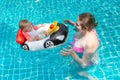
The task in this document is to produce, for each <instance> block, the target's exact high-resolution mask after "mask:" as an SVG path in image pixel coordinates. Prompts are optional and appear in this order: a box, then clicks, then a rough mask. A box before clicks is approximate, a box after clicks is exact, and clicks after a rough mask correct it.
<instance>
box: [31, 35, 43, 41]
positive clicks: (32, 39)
mask: <svg viewBox="0 0 120 80" xmlns="http://www.w3.org/2000/svg"><path fill="white" fill-rule="evenodd" d="M41 39H42V38H40V37H39V36H35V37H32V38H31V41H38V40H41Z"/></svg>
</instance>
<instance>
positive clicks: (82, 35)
mask: <svg viewBox="0 0 120 80" xmlns="http://www.w3.org/2000/svg"><path fill="white" fill-rule="evenodd" d="M65 22H66V23H69V24H71V25H73V26H75V29H76V31H77V33H76V35H75V36H74V38H73V39H74V42H72V45H73V47H70V48H69V49H63V50H62V51H61V54H62V55H63V56H72V57H73V59H74V60H75V61H77V62H78V63H79V64H80V65H81V66H82V67H83V68H85V67H87V66H90V65H92V64H97V63H98V54H97V52H96V51H97V49H98V47H99V40H98V38H97V34H96V31H95V29H94V28H95V27H96V26H97V23H96V21H95V18H94V17H93V16H92V15H91V14H90V13H82V14H80V15H79V16H78V18H77V22H76V23H74V22H72V21H70V20H65ZM79 54H82V57H81V58H80V56H79ZM79 74H80V75H82V76H85V77H87V78H88V79H90V78H91V77H90V76H89V75H87V74H86V75H85V73H83V72H80V73H79Z"/></svg>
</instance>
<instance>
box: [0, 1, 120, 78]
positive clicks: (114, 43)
mask: <svg viewBox="0 0 120 80" xmlns="http://www.w3.org/2000/svg"><path fill="white" fill-rule="evenodd" d="M0 2H1V4H0V80H64V79H65V77H67V76H68V75H69V74H70V73H71V70H70V66H69V65H68V64H69V62H70V60H71V58H69V57H62V56H61V55H60V50H61V49H62V48H63V47H67V46H68V45H69V43H70V42H71V41H72V39H71V36H73V34H74V33H75V32H74V30H73V28H72V26H70V25H68V27H69V34H68V35H69V36H68V38H67V41H66V42H65V43H64V44H63V45H61V46H58V47H56V48H54V49H47V50H41V51H35V52H28V51H24V50H22V49H21V48H20V45H18V44H17V43H16V42H15V36H16V32H17V30H18V23H19V21H20V20H21V19H28V20H29V21H31V22H32V23H33V24H34V25H35V24H39V23H50V22H53V21H58V22H60V23H63V20H64V19H71V20H73V21H76V18H77V16H78V15H79V14H80V13H83V12H90V13H92V14H93V15H94V16H95V18H96V20H97V21H98V26H97V29H96V30H97V33H98V36H99V38H100V40H101V46H100V48H99V55H100V63H99V64H98V65H96V66H95V67H93V68H92V69H90V70H88V72H89V74H90V75H91V76H94V77H95V78H97V79H98V80H119V79H120V5H119V3H120V0H0ZM71 79H72V80H74V79H77V80H86V79H85V78H81V77H79V76H74V77H72V78H71Z"/></svg>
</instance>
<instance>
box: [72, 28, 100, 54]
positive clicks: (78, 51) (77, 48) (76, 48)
mask: <svg viewBox="0 0 120 80" xmlns="http://www.w3.org/2000/svg"><path fill="white" fill-rule="evenodd" d="M92 31H93V32H95V34H96V31H95V30H94V29H93V30H92ZM96 36H97V34H96ZM73 40H74V41H73V42H71V44H72V45H73V50H74V51H75V52H77V53H83V51H84V49H83V48H82V47H76V46H75V42H76V38H75V37H74V38H73ZM98 41H99V39H98Z"/></svg>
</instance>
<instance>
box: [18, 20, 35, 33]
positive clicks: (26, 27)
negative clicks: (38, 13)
mask: <svg viewBox="0 0 120 80" xmlns="http://www.w3.org/2000/svg"><path fill="white" fill-rule="evenodd" d="M32 26H33V25H32V24H31V23H30V22H29V21H28V20H21V21H20V22H19V28H20V29H22V30H23V31H25V32H30V31H31V30H32Z"/></svg>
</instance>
